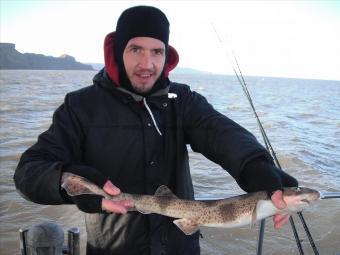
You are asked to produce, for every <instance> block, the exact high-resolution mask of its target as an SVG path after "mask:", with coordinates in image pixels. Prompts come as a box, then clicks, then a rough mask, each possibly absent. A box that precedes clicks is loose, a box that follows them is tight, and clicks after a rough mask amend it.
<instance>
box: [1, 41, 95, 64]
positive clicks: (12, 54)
mask: <svg viewBox="0 0 340 255" xmlns="http://www.w3.org/2000/svg"><path fill="white" fill-rule="evenodd" d="M0 69H39V70H93V67H92V66H91V65H86V64H82V63H79V62H77V61H76V60H75V58H74V57H72V56H69V55H62V56H60V57H58V58H56V57H50V56H45V55H42V54H34V53H24V54H23V53H20V52H19V51H17V50H16V49H15V44H13V43H0Z"/></svg>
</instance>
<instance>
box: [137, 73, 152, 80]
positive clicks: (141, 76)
mask: <svg viewBox="0 0 340 255" xmlns="http://www.w3.org/2000/svg"><path fill="white" fill-rule="evenodd" d="M136 76H137V77H139V78H142V79H148V78H150V77H151V76H152V74H151V73H147V74H136Z"/></svg>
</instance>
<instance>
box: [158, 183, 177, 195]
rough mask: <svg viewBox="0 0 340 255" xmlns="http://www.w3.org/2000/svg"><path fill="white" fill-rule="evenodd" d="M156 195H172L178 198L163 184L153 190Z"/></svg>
mask: <svg viewBox="0 0 340 255" xmlns="http://www.w3.org/2000/svg"><path fill="white" fill-rule="evenodd" d="M155 196H156V197H173V198H178V197H177V196H176V195H175V194H174V193H173V192H172V191H171V189H169V188H168V187H167V186H165V185H161V186H159V187H158V188H157V190H156V192H155Z"/></svg>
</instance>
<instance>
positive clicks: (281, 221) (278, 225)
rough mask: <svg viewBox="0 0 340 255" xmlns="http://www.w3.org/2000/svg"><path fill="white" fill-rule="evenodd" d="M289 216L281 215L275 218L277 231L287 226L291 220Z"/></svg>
mask: <svg viewBox="0 0 340 255" xmlns="http://www.w3.org/2000/svg"><path fill="white" fill-rule="evenodd" d="M289 217H290V216H289V215H287V214H284V215H280V214H277V215H275V216H274V217H273V221H274V227H275V228H276V229H279V228H281V227H282V226H283V225H285V224H286V223H287V222H288V220H289Z"/></svg>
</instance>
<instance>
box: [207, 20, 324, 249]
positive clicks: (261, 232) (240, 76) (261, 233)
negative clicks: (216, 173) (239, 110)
mask: <svg viewBox="0 0 340 255" xmlns="http://www.w3.org/2000/svg"><path fill="white" fill-rule="evenodd" d="M211 25H212V27H213V30H214V31H215V34H216V36H217V38H218V40H219V42H220V43H221V45H222V46H223V42H222V39H221V38H220V36H219V34H218V32H217V30H216V29H215V26H214V24H213V23H212V24H211ZM232 55H233V58H234V62H235V63H236V66H237V69H238V72H239V73H238V72H237V70H236V68H235V65H234V64H233V63H231V66H232V69H233V71H234V73H235V75H236V77H237V80H238V81H239V83H240V85H241V87H242V89H243V92H244V94H245V96H246V98H247V99H248V101H249V103H250V106H251V108H252V111H253V113H254V116H255V118H256V121H257V124H258V126H259V129H260V132H261V135H262V137H263V140H264V143H265V146H266V148H267V150H268V151H269V152H270V154H271V156H272V157H273V159H274V162H275V165H276V166H277V167H278V168H279V169H280V170H283V169H282V167H281V165H280V162H279V160H278V159H277V156H276V153H275V151H274V149H273V147H272V145H271V143H270V141H269V138H268V136H267V134H266V132H265V130H264V128H263V125H262V123H261V121H260V118H259V116H258V114H257V112H256V109H255V106H254V104H253V101H252V98H251V96H250V93H249V90H248V86H247V83H246V81H245V79H244V76H243V74H242V71H241V68H240V66H239V64H238V61H237V58H236V55H235V53H234V51H233V50H232ZM298 215H299V217H300V220H301V222H302V225H303V227H304V229H305V232H306V234H307V237H308V240H309V242H310V244H311V246H312V249H313V251H314V254H315V255H319V252H318V250H317V248H316V245H315V243H314V240H313V238H312V235H311V234H310V231H309V229H308V226H307V224H306V222H305V220H304V218H303V215H302V213H301V212H299V213H298ZM289 220H290V224H291V227H292V230H293V234H294V237H295V241H296V244H297V246H298V249H299V252H300V255H303V254H304V252H303V249H302V245H301V241H300V238H299V236H298V233H297V230H296V227H295V223H294V220H293V217H289ZM264 227H265V220H264V219H263V220H262V221H261V224H260V229H259V239H258V246H257V254H258V255H261V254H262V246H263V236H264Z"/></svg>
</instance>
